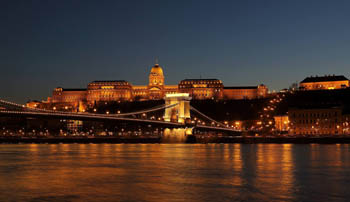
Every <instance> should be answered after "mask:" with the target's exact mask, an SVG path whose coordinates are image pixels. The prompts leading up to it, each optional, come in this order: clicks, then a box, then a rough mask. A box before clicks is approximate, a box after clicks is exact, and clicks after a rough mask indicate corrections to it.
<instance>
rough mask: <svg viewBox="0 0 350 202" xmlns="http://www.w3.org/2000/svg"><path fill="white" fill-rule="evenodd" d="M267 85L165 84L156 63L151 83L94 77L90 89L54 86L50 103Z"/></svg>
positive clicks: (262, 92)
mask: <svg viewBox="0 0 350 202" xmlns="http://www.w3.org/2000/svg"><path fill="white" fill-rule="evenodd" d="M267 92H268V89H267V87H266V86H264V85H258V86H246V87H224V85H223V83H222V81H221V80H218V79H185V80H182V81H180V83H179V84H178V85H165V82H164V74H163V69H162V67H161V66H159V64H155V65H154V66H153V67H152V68H151V71H150V74H149V82H148V85H143V86H139V85H132V84H131V83H129V82H128V81H125V80H112V81H93V82H91V83H89V84H88V86H87V89H67V88H61V87H58V88H55V89H54V91H53V93H52V97H49V98H48V101H47V102H48V103H51V104H64V105H70V106H74V107H77V106H79V105H90V106H91V105H93V104H96V103H98V102H111V101H137V100H141V101H142V100H159V99H163V98H164V97H165V95H166V94H175V93H189V94H190V96H191V97H192V98H193V99H216V100H217V99H255V98H261V97H266V95H267Z"/></svg>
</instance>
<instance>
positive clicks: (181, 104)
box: [164, 93, 191, 123]
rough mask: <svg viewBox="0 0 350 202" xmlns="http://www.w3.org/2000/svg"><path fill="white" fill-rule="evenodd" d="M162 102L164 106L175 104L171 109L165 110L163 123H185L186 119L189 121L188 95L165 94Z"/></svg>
mask: <svg viewBox="0 0 350 202" xmlns="http://www.w3.org/2000/svg"><path fill="white" fill-rule="evenodd" d="M164 100H165V105H166V106H168V105H174V104H176V105H175V106H173V107H169V108H166V109H165V112H164V120H165V121H171V122H178V123H185V121H186V120H187V119H191V114H190V108H191V107H190V101H191V97H190V95H189V94H188V93H175V94H166V95H165V98H164Z"/></svg>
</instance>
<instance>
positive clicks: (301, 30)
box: [0, 0, 350, 103]
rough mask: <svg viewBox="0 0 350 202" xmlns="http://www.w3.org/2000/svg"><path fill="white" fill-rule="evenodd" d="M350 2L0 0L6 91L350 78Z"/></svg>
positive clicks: (277, 84) (282, 84)
mask: <svg viewBox="0 0 350 202" xmlns="http://www.w3.org/2000/svg"><path fill="white" fill-rule="evenodd" d="M349 11H350V1H345V0H344V1H332V0H329V1H322V0H315V1H312V0H308V1H305V0H303V1H297V0H290V1H288V0H285V1H284V0H276V1H268V0H256V1H250V0H241V1H234V0H229V1H219V0H216V1H214V0H212V1H205V0H199V1H190V0H184V1H180V0H171V1H170V0H169V1H166V0H160V1H153V0H144V1H141V0H140V1H136V0H135V1H134V0H124V1H112V0H111V1H97V0H96V1H87V0H83V1H78V0H74V1H62V0H59V1H46V0H45V1H44V0H42V1H41V0H35V1H30V0H23V1H16V0H8V1H7V0H5V1H4V0H2V1H0V16H1V17H0V25H1V32H0V68H1V74H0V96H1V98H5V99H8V100H12V101H16V102H21V103H24V102H25V101H27V99H28V98H30V99H46V97H47V96H49V95H51V91H52V89H53V88H55V87H57V86H62V87H66V88H69V87H71V88H85V87H86V86H87V84H88V83H89V82H90V81H93V80H110V79H111V80H118V79H124V80H127V81H129V82H131V83H132V84H146V83H147V81H148V73H149V70H150V67H151V66H152V65H153V63H154V58H155V57H156V56H158V57H159V61H160V64H161V66H163V68H164V72H165V77H166V78H165V79H166V80H165V82H166V84H177V83H178V82H179V81H180V80H182V79H185V78H199V77H200V76H201V77H202V78H218V79H221V80H222V81H223V82H224V85H226V86H229V85H256V84H260V83H264V84H266V85H267V86H268V87H269V88H270V89H272V90H280V89H282V88H286V87H288V86H289V85H290V84H291V83H292V82H295V81H300V80H302V79H303V78H304V77H306V76H310V75H324V74H343V75H345V76H347V77H349V65H350V26H349V21H350V12H349Z"/></svg>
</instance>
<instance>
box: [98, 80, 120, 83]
mask: <svg viewBox="0 0 350 202" xmlns="http://www.w3.org/2000/svg"><path fill="white" fill-rule="evenodd" d="M113 82H116V83H120V82H127V81H125V80H100V81H93V82H91V83H113Z"/></svg>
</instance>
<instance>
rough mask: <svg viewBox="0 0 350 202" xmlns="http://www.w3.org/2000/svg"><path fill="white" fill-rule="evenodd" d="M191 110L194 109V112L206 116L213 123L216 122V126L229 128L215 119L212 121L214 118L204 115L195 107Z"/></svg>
mask: <svg viewBox="0 0 350 202" xmlns="http://www.w3.org/2000/svg"><path fill="white" fill-rule="evenodd" d="M190 109H192V110H193V111H195V112H197V113H198V114H200V115H202V116H204V117H205V118H207V119H209V120H210V121H211V122H214V123H216V124H218V125H221V126H223V127H225V128H227V126H226V125H225V124H223V123H220V122H218V121H215V120H214V119H212V118H210V117H209V116H207V115H205V114H203V113H202V112H200V111H199V110H198V109H196V108H194V107H192V106H191V108H190Z"/></svg>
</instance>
